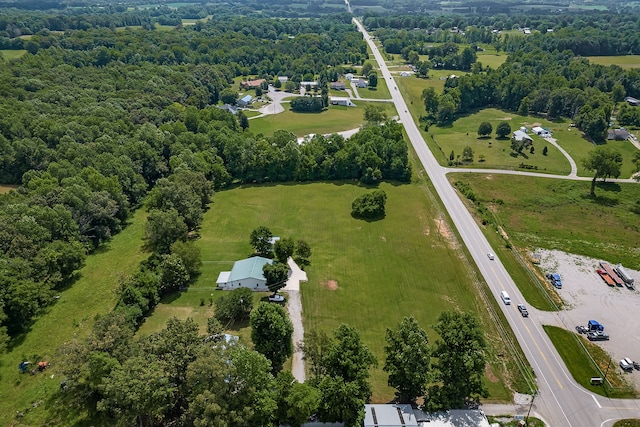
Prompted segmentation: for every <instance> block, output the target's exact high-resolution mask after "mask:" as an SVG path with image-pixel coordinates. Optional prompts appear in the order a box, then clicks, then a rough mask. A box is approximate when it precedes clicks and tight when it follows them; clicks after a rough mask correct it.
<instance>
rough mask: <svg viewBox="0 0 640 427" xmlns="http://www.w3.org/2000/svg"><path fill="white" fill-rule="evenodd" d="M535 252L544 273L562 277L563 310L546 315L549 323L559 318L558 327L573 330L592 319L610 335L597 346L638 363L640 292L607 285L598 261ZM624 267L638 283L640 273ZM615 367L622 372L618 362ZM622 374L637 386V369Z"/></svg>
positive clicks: (639, 375)
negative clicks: (559, 323) (601, 325)
mask: <svg viewBox="0 0 640 427" xmlns="http://www.w3.org/2000/svg"><path fill="white" fill-rule="evenodd" d="M536 255H537V257H538V258H539V259H540V267H541V268H542V269H543V271H544V273H545V274H546V273H558V274H560V276H561V278H562V285H563V286H562V289H558V290H557V292H558V294H559V295H560V296H561V297H562V299H563V300H564V301H565V309H564V310H562V311H561V312H560V315H559V316H548V317H549V320H550V321H551V319H554V320H553V321H552V322H550V323H551V324H555V323H557V319H558V318H560V319H561V321H562V323H563V324H561V325H557V326H561V327H564V328H566V329H568V330H571V331H574V332H575V326H576V325H586V324H587V322H588V321H589V320H590V319H595V320H597V321H598V322H600V323H602V324H603V325H604V326H605V332H607V333H608V334H609V335H610V337H611V338H610V340H609V341H599V342H598V343H597V344H598V345H600V346H602V348H603V349H605V350H606V351H607V352H608V353H609V354H610V355H611V357H612V358H613V359H614V360H615V361H616V362H617V361H619V360H620V359H622V358H623V357H628V358H630V359H631V360H635V361H638V362H640V292H639V291H637V290H631V289H628V288H627V287H624V286H623V287H610V286H607V284H606V283H605V282H604V281H603V280H602V278H601V277H600V276H599V275H598V273H596V269H597V268H599V262H600V260H597V259H593V258H587V257H584V256H579V255H573V254H568V253H565V252H560V251H549V250H537V251H536ZM609 264H610V265H611V266H612V267H613V266H614V265H613V264H611V263H609ZM625 270H626V271H627V272H628V273H629V274H630V275H631V276H632V277H633V278H634V279H635V283H636V285H637V286H640V272H639V271H635V270H631V269H629V268H627V267H625ZM543 317H544V314H543ZM545 320H546V319H545ZM612 368H613V365H612ZM615 368H616V369H618V370H619V371H620V372H621V371H622V369H620V367H619V366H618V365H617V363H616V366H615ZM625 377H626V378H627V380H628V381H629V382H630V383H633V384H635V387H636V389H640V371H633V373H631V372H630V373H628V374H626V375H625Z"/></svg>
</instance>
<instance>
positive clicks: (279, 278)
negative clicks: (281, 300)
mask: <svg viewBox="0 0 640 427" xmlns="http://www.w3.org/2000/svg"><path fill="white" fill-rule="evenodd" d="M262 274H264V278H265V279H267V283H266V285H267V288H269V290H270V291H271V292H273V293H274V294H275V293H276V292H278V291H279V290H280V289H282V288H284V287H285V286H286V285H287V279H288V278H289V267H288V266H287V264H281V263H279V262H277V263H273V264H265V265H264V266H263V267H262Z"/></svg>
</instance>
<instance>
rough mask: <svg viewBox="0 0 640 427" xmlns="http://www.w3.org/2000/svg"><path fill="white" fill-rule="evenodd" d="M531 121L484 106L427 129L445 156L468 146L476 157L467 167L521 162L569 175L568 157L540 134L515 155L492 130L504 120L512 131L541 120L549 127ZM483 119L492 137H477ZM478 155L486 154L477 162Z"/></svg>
mask: <svg viewBox="0 0 640 427" xmlns="http://www.w3.org/2000/svg"><path fill="white" fill-rule="evenodd" d="M532 120H536V119H534V118H532V117H523V116H518V115H517V114H512V113H508V112H505V111H501V110H497V109H495V108H487V109H484V110H480V111H478V112H477V113H474V114H470V115H467V116H463V117H460V118H459V119H457V120H456V121H455V122H454V123H453V125H451V126H443V127H440V126H432V127H431V128H430V129H429V132H430V133H432V134H433V138H434V139H435V141H436V142H437V144H438V146H439V147H440V150H441V151H442V152H443V153H444V154H445V156H447V158H448V157H449V155H450V153H451V151H453V152H454V158H456V157H457V156H458V155H461V154H462V150H463V149H464V147H466V146H467V145H468V146H470V147H471V148H472V149H473V152H474V155H475V156H474V161H473V163H472V164H467V165H465V166H468V167H482V168H486V167H489V168H502V169H517V168H518V165H520V164H521V163H524V164H527V165H531V166H533V167H537V171H538V172H549V173H557V174H569V172H571V166H570V165H569V162H568V161H567V159H566V158H565V157H564V156H563V155H562V153H560V151H558V149H557V148H555V147H554V146H553V145H551V144H549V143H548V142H547V141H545V140H544V139H542V138H540V137H539V136H536V135H532V137H533V147H534V152H533V154H532V153H531V152H530V151H529V150H524V151H523V153H522V154H519V155H517V156H515V157H514V156H512V151H511V140H510V139H508V138H505V139H497V138H496V137H495V129H496V127H497V126H498V124H499V123H500V122H503V121H506V122H508V123H509V125H510V126H511V129H512V131H514V130H517V129H518V128H520V126H527V127H528V128H531V126H532V124H533V123H536V122H537V123H541V124H542V126H547V127H549V126H550V123H549V122H546V121H537V120H536V121H535V122H534V121H532ZM482 122H489V123H491V126H492V127H493V133H492V135H491V137H489V138H479V137H478V125H479V124H480V123H482ZM574 132H576V131H575V130H574ZM554 137H555V135H554ZM558 140H559V143H560V144H562V139H560V137H558ZM586 144H587V143H586V141H585V145H586ZM545 146H546V147H547V149H548V150H549V151H548V154H547V155H546V156H544V155H543V154H542V150H543V149H544V147H545ZM480 156H485V158H484V161H480Z"/></svg>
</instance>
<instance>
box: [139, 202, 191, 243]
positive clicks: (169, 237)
mask: <svg viewBox="0 0 640 427" xmlns="http://www.w3.org/2000/svg"><path fill="white" fill-rule="evenodd" d="M187 231H188V228H187V225H186V224H185V223H184V220H183V218H182V217H181V216H180V214H179V213H178V211H176V210H175V209H169V210H166V211H163V210H158V209H154V210H152V211H151V212H150V213H149V218H148V220H147V225H146V236H145V238H146V241H147V242H146V244H147V245H148V247H149V248H150V249H151V250H153V251H154V252H158V253H161V254H164V253H168V252H169V251H170V248H171V245H172V244H173V243H174V242H175V241H177V240H182V241H184V240H186V239H187Z"/></svg>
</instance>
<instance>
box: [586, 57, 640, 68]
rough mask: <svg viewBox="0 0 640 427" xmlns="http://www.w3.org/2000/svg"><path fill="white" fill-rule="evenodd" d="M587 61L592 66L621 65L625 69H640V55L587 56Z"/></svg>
mask: <svg viewBox="0 0 640 427" xmlns="http://www.w3.org/2000/svg"><path fill="white" fill-rule="evenodd" d="M587 59H588V60H589V62H591V63H592V64H600V65H619V66H620V67H622V68H625V69H629V68H639V67H640V55H624V56H587Z"/></svg>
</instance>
